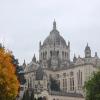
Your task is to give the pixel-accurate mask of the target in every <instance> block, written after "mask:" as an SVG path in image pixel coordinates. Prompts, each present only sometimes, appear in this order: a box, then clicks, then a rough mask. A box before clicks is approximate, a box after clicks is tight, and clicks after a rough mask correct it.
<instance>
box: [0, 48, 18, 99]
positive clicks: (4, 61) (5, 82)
mask: <svg viewBox="0 0 100 100" xmlns="http://www.w3.org/2000/svg"><path fill="white" fill-rule="evenodd" d="M11 55H12V54H11V52H9V51H7V50H5V49H4V48H1V47H0V100H14V99H15V98H16V96H17V95H18V89H19V82H18V80H17V77H16V74H15V69H14V65H13V63H12V57H11Z"/></svg>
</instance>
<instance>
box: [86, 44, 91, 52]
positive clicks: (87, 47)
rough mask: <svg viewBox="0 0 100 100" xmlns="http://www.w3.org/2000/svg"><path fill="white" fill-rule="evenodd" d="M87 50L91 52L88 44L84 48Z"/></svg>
mask: <svg viewBox="0 0 100 100" xmlns="http://www.w3.org/2000/svg"><path fill="white" fill-rule="evenodd" d="M87 50H91V49H90V47H89V45H88V43H87V46H86V47H85V51H87Z"/></svg>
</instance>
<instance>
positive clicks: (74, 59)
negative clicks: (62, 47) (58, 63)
mask: <svg viewBox="0 0 100 100" xmlns="http://www.w3.org/2000/svg"><path fill="white" fill-rule="evenodd" d="M76 60H77V58H76V55H75V54H74V58H73V62H74V63H75V62H76Z"/></svg>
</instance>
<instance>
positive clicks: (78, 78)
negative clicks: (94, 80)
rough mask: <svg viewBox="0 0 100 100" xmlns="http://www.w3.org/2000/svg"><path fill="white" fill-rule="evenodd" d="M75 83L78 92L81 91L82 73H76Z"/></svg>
mask: <svg viewBox="0 0 100 100" xmlns="http://www.w3.org/2000/svg"><path fill="white" fill-rule="evenodd" d="M77 83H78V90H80V89H82V72H81V71H80V70H79V71H78V72H77Z"/></svg>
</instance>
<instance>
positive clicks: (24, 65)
mask: <svg viewBox="0 0 100 100" xmlns="http://www.w3.org/2000/svg"><path fill="white" fill-rule="evenodd" d="M25 67H26V62H25V59H24V63H23V68H25Z"/></svg>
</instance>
